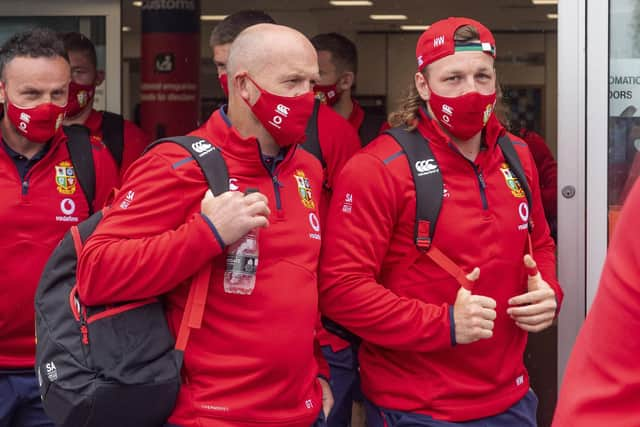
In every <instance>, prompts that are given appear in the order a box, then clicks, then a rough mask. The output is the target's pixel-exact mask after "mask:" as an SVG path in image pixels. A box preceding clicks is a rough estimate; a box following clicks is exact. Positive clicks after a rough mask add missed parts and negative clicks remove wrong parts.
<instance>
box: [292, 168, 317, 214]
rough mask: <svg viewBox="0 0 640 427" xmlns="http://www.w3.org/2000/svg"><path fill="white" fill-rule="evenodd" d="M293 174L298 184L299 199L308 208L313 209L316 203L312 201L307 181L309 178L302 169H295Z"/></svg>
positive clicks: (309, 184) (309, 185)
mask: <svg viewBox="0 0 640 427" xmlns="http://www.w3.org/2000/svg"><path fill="white" fill-rule="evenodd" d="M293 176H294V178H295V179H296V183H297V184H298V194H299V195H300V201H302V204H303V205H304V207H306V208H308V209H315V208H316V204H315V203H314V201H313V196H312V195H311V183H310V182H309V178H307V176H306V175H305V173H304V171H302V170H297V171H296V173H295V174H294V175H293Z"/></svg>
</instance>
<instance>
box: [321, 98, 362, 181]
mask: <svg viewBox="0 0 640 427" xmlns="http://www.w3.org/2000/svg"><path fill="white" fill-rule="evenodd" d="M318 137H319V139H320V147H321V148H322V155H323V157H324V160H325V162H326V163H327V172H326V173H327V176H326V179H327V184H328V186H329V188H333V187H334V185H335V181H336V177H337V176H338V174H339V173H340V171H341V170H342V167H343V166H344V165H345V163H347V161H348V160H349V159H350V158H351V157H352V156H353V155H354V154H355V153H356V152H357V151H358V150H360V147H361V145H360V137H359V136H358V133H357V132H356V131H355V129H353V126H351V125H350V124H349V122H348V121H346V120H345V119H344V118H343V117H342V116H340V115H339V114H338V113H336V112H335V111H333V110H332V109H331V108H330V107H327V106H326V105H321V106H320V112H319V116H318Z"/></svg>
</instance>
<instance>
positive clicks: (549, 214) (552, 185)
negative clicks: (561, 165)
mask: <svg viewBox="0 0 640 427" xmlns="http://www.w3.org/2000/svg"><path fill="white" fill-rule="evenodd" d="M520 137H521V138H522V139H523V140H524V142H526V143H527V145H528V146H529V151H531V155H532V156H533V160H534V161H535V164H536V168H537V169H538V177H539V180H540V193H541V196H542V205H543V206H544V212H545V215H546V218H547V219H549V220H552V219H555V218H557V216H558V164H557V163H556V161H555V159H554V158H553V154H551V150H549V147H548V146H547V143H546V142H545V140H544V138H543V137H542V136H541V135H539V134H537V133H536V132H534V131H532V130H527V129H524V128H523V129H521V130H520Z"/></svg>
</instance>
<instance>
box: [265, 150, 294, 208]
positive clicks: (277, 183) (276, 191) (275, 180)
mask: <svg viewBox="0 0 640 427" xmlns="http://www.w3.org/2000/svg"><path fill="white" fill-rule="evenodd" d="M257 145H258V154H259V155H260V161H261V162H262V166H264V168H265V170H266V171H267V173H268V174H269V176H270V177H271V182H272V183H273V192H274V195H275V198H276V210H277V211H278V213H281V212H282V198H281V196H280V187H282V186H283V185H282V183H281V182H280V181H279V180H278V173H277V171H278V169H280V166H282V164H283V163H284V162H286V161H287V160H288V159H289V157H290V156H291V155H292V151H291V150H295V149H296V147H295V146H292V147H291V148H289V151H288V152H287V154H286V155H285V156H284V159H282V161H281V162H280V164H279V165H277V166H276V168H275V171H276V173H275V175H274V174H273V173H272V172H271V169H269V167H268V165H267V164H266V162H265V161H264V157H263V156H262V150H261V149H260V143H257ZM274 161H275V160H274Z"/></svg>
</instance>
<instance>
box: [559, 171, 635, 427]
mask: <svg viewBox="0 0 640 427" xmlns="http://www.w3.org/2000/svg"><path fill="white" fill-rule="evenodd" d="M639 209H640V184H638V183H637V184H636V185H635V186H634V187H633V189H632V191H631V193H630V194H629V197H628V198H627V200H626V202H625V204H624V207H623V208H622V212H621V214H620V219H619V220H618V222H617V226H616V229H615V233H614V235H613V238H612V239H611V244H610V245H609V252H608V254H607V260H606V261H605V264H604V269H603V271H602V277H601V278H600V284H599V286H598V293H597V295H596V298H595V300H594V301H593V305H592V306H591V309H590V310H589V314H588V315H587V318H586V320H585V322H584V324H583V325H582V329H581V330H580V333H579V334H578V338H577V339H576V343H575V345H574V347H573V351H572V352H571V357H570V358H569V363H568V364H567V370H566V372H565V375H564V380H563V382H562V387H561V389H560V395H559V398H558V405H557V406H556V412H555V416H554V418H553V426H554V427H572V426H576V427H578V426H579V427H596V426H611V427H623V426H624V427H627V426H637V425H639V422H640V421H639V418H638V408H640V370H639V369H638V354H639V352H640V339H638V333H637V332H638V328H640V286H639V285H640V262H638V260H639V259H640V241H639V240H638V235H637V233H636V232H633V230H636V229H637V227H638V210H639Z"/></svg>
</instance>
